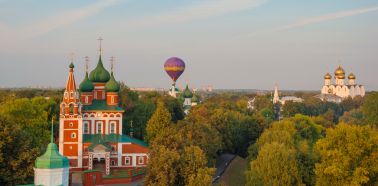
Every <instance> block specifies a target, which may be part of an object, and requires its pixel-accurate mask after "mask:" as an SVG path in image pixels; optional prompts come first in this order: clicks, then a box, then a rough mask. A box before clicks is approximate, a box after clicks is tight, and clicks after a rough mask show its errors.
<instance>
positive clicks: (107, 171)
mask: <svg viewBox="0 0 378 186" xmlns="http://www.w3.org/2000/svg"><path fill="white" fill-rule="evenodd" d="M105 174H106V175H109V174H110V152H106V154H105Z"/></svg>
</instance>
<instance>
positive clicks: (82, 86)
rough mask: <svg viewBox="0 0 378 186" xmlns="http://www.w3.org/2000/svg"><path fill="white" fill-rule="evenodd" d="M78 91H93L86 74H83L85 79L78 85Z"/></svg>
mask: <svg viewBox="0 0 378 186" xmlns="http://www.w3.org/2000/svg"><path fill="white" fill-rule="evenodd" d="M79 89H80V92H92V91H93V90H94V86H93V84H92V82H91V81H90V80H89V78H88V72H86V73H85V78H84V80H83V81H82V82H81V83H80V86H79Z"/></svg>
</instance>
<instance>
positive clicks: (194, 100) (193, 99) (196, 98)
mask: <svg viewBox="0 0 378 186" xmlns="http://www.w3.org/2000/svg"><path fill="white" fill-rule="evenodd" d="M192 102H193V103H198V102H199V98H198V96H197V95H195V94H193V97H192Z"/></svg>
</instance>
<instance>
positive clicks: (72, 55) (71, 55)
mask: <svg viewBox="0 0 378 186" xmlns="http://www.w3.org/2000/svg"><path fill="white" fill-rule="evenodd" d="M74 57H75V53H73V52H71V53H70V61H71V63H73V61H74Z"/></svg>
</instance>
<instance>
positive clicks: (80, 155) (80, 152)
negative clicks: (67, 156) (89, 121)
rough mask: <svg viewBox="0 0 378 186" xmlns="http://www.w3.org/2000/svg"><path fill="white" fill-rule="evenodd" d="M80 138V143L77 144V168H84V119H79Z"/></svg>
mask: <svg viewBox="0 0 378 186" xmlns="http://www.w3.org/2000/svg"><path fill="white" fill-rule="evenodd" d="M78 137H79V141H78V144H77V146H78V147H77V148H78V149H77V150H78V157H77V167H79V168H82V167H83V119H78Z"/></svg>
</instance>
